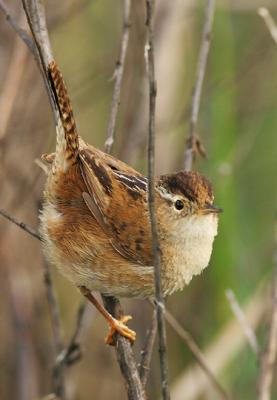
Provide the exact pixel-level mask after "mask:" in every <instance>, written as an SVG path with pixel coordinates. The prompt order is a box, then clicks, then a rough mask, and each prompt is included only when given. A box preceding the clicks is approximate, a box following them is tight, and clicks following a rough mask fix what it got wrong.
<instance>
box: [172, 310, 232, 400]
mask: <svg viewBox="0 0 277 400" xmlns="http://www.w3.org/2000/svg"><path fill="white" fill-rule="evenodd" d="M165 319H166V321H167V322H168V324H169V325H170V326H171V328H172V329H173V330H174V331H175V332H176V333H177V334H178V336H179V337H180V338H181V339H182V340H183V341H184V342H185V343H186V345H187V346H188V348H189V349H190V351H191V352H192V354H193V356H194V358H195V360H196V361H197V363H198V364H199V366H200V367H201V368H202V370H203V371H204V372H205V374H206V375H207V376H208V378H209V379H210V381H211V382H212V384H213V385H214V387H215V389H216V390H217V392H218V393H219V395H220V397H221V398H222V399H224V400H228V399H229V396H228V395H227V393H226V391H225V389H224V388H223V387H222V386H221V384H220V383H219V382H218V380H217V378H216V377H215V375H214V373H213V372H212V371H211V369H210V368H209V366H208V365H207V363H206V360H205V358H204V355H203V353H202V351H201V349H200V348H199V347H198V345H197V344H196V343H195V341H194V339H193V337H192V336H191V334H190V333H189V332H188V331H187V330H185V329H184V328H183V327H182V326H181V325H180V324H179V322H178V321H177V320H176V319H175V318H174V317H173V315H172V314H171V313H170V312H169V311H167V310H166V311H165Z"/></svg>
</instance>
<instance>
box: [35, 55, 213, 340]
mask: <svg viewBox="0 0 277 400" xmlns="http://www.w3.org/2000/svg"><path fill="white" fill-rule="evenodd" d="M48 72H49V79H50V82H51V86H52V90H53V94H54V96H55V98H56V103H57V107H58V112H59V115H60V120H61V125H59V126H57V127H56V130H57V143H56V151H55V153H53V154H52V155H47V156H44V157H43V159H44V160H45V161H47V162H48V163H49V164H50V166H49V173H48V178H47V183H46V187H45V191H44V204H43V209H42V212H41V215H40V221H41V225H40V232H41V235H42V238H43V248H44V252H45V255H46V257H47V258H48V260H49V261H50V262H51V263H52V264H54V265H56V266H57V267H58V269H59V270H60V271H61V272H62V274H63V275H65V276H66V277H67V278H68V279H69V280H70V281H71V282H72V283H73V284H74V285H76V286H77V287H78V288H79V289H80V290H81V292H82V293H83V294H84V295H85V296H86V297H87V298H88V299H89V300H90V301H91V302H92V303H93V304H94V305H96V307H97V308H98V309H99V311H100V312H101V313H102V314H103V315H104V317H105V318H106V319H107V321H108V322H109V324H110V325H111V333H110V335H109V336H108V338H107V342H108V343H112V334H113V332H114V331H118V332H119V333H121V334H122V335H124V336H126V337H128V338H129V339H130V340H131V341H133V340H134V339H135V332H133V331H131V330H130V329H129V328H128V327H127V326H126V325H125V324H124V323H125V322H126V321H127V320H128V319H129V318H130V317H124V318H123V319H122V320H120V321H119V320H116V319H114V318H113V317H112V316H111V315H110V314H109V313H108V312H107V311H106V310H105V309H104V307H103V306H102V305H100V304H99V303H98V302H97V300H96V299H95V298H94V296H93V295H92V294H91V291H99V292H101V293H102V294H105V295H113V296H116V297H136V298H151V297H153V296H154V268H153V257H152V243H151V229H150V221H149V210H148V203H147V178H145V177H144V176H143V175H141V174H140V173H139V172H137V171H135V170H134V169H133V168H131V167H130V166H128V165H126V164H125V163H123V162H122V161H119V160H118V159H116V158H114V157H112V156H110V155H108V154H105V153H104V152H102V151H100V150H98V149H96V148H94V147H93V146H91V145H89V144H86V143H85V142H84V141H83V140H82V139H81V137H79V136H78V134H77V129H76V124H75V120H74V117H73V112H72V107H71V104H70V100H69V97H68V93H67V90H66V87H65V84H64V81H63V78H62V75H61V73H60V71H59V69H58V67H57V64H56V63H55V62H54V61H53V62H51V63H50V64H49V67H48ZM213 200H214V196H213V192H212V188H211V185H210V183H209V181H208V180H207V179H206V178H205V177H203V176H201V175H200V174H199V173H197V172H184V171H180V172H177V173H173V174H168V175H162V176H160V177H157V178H156V180H155V204H156V217H157V225H158V234H159V240H160V249H161V261H162V274H161V275H162V277H161V284H162V291H163V295H164V296H167V295H169V294H171V293H173V292H175V291H176V290H178V289H182V288H183V287H184V285H185V284H188V283H189V282H190V281H191V279H192V277H193V276H194V275H197V274H199V273H200V272H201V271H202V270H203V269H204V268H205V267H207V265H208V263H209V260H210V256H211V252H212V246H213V241H214V237H215V236H216V234H217V225H218V213H219V211H220V209H219V208H217V207H216V206H214V205H213Z"/></svg>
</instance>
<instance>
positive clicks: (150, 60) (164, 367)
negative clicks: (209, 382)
mask: <svg viewBox="0 0 277 400" xmlns="http://www.w3.org/2000/svg"><path fill="white" fill-rule="evenodd" d="M146 13H147V14H146V26H147V30H148V42H147V44H146V50H147V67H148V81H149V123H148V204H149V214H150V222H151V232H152V249H153V261H154V270H155V297H156V302H155V303H156V311H157V325H158V334H159V354H160V369H161V381H162V397H163V400H168V399H170V394H169V387H168V364H167V349H166V328H165V319H164V299H163V296H162V283H161V253H160V247H159V237H158V226H157V220H156V213H155V178H154V177H155V111H156V96H157V86H156V79H155V62H154V40H153V39H154V37H153V36H154V35H153V15H154V1H153V0H146Z"/></svg>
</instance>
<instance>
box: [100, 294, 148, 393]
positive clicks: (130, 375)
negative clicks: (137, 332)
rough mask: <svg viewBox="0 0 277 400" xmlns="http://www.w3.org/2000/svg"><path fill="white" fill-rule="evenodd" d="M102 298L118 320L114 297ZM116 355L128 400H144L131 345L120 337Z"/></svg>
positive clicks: (119, 314) (116, 303)
mask: <svg viewBox="0 0 277 400" xmlns="http://www.w3.org/2000/svg"><path fill="white" fill-rule="evenodd" d="M102 298H103V301H104V304H105V307H106V309H107V310H108V311H109V312H110V313H111V314H112V315H113V316H114V317H115V318H117V319H118V318H120V317H121V316H122V315H123V310H122V308H121V305H120V303H119V301H118V300H117V299H116V298H115V297H109V296H102ZM116 354H117V361H118V363H119V366H120V370H121V373H122V376H123V377H124V379H125V383H126V388H127V394H128V400H146V395H145V391H144V388H143V386H142V383H141V380H140V377H139V373H138V369H137V366H136V362H135V359H134V354H133V351H132V347H131V343H130V341H129V340H128V339H126V338H125V337H123V336H121V335H117V341H116Z"/></svg>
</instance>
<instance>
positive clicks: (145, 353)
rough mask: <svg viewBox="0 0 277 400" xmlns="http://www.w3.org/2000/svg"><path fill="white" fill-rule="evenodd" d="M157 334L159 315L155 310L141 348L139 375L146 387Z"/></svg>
mask: <svg viewBox="0 0 277 400" xmlns="http://www.w3.org/2000/svg"><path fill="white" fill-rule="evenodd" d="M156 334H157V315H156V311H154V312H153V316H152V321H151V326H150V328H149V330H148V332H147V334H146V341H145V345H144V348H143V349H142V350H141V353H140V354H141V361H140V364H139V375H140V379H141V383H142V385H143V386H144V387H145V386H146V383H147V379H148V375H149V371H150V362H151V358H152V353H153V347H154V343H155V339H156Z"/></svg>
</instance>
